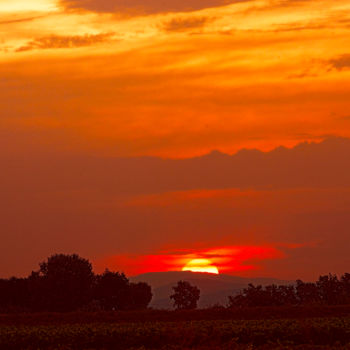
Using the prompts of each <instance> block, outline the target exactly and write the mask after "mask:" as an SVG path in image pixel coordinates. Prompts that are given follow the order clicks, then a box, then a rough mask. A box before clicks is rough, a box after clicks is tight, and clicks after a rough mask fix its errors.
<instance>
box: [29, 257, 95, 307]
mask: <svg viewBox="0 0 350 350" xmlns="http://www.w3.org/2000/svg"><path fill="white" fill-rule="evenodd" d="M39 277H41V278H42V280H41V282H42V283H40V286H41V288H42V291H41V292H42V297H43V303H44V304H46V305H45V307H46V309H48V310H49V311H73V310H76V309H78V308H79V307H81V306H83V305H85V304H87V303H88V302H89V300H90V299H91V289H92V285H93V281H94V274H93V272H92V266H91V264H90V262H89V261H88V260H86V259H83V258H81V257H79V256H78V255H76V254H73V255H64V254H56V255H52V256H50V257H49V258H48V259H47V261H44V262H42V263H40V270H39ZM32 278H37V276H35V275H32Z"/></svg>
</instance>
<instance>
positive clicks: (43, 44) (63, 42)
mask: <svg viewBox="0 0 350 350" xmlns="http://www.w3.org/2000/svg"><path fill="white" fill-rule="evenodd" d="M112 36H113V34H112V33H102V34H85V35H74V36H61V35H50V36H47V37H42V38H38V39H34V40H31V41H29V42H28V43H27V44H26V45H24V46H21V47H19V48H18V49H17V52H23V51H30V50H39V49H63V48H65V49H68V48H70V49H71V48H75V47H83V46H90V45H94V44H98V43H103V42H105V41H107V40H109V39H111V37H112Z"/></svg>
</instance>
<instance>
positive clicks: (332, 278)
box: [316, 273, 344, 305]
mask: <svg viewBox="0 0 350 350" xmlns="http://www.w3.org/2000/svg"><path fill="white" fill-rule="evenodd" d="M316 285H317V288H318V293H319V296H320V299H321V301H322V302H323V303H324V304H327V305H336V304H341V303H342V302H343V299H344V294H343V291H342V284H341V283H340V281H339V280H338V277H337V276H336V275H332V274H331V273H330V274H329V275H326V276H320V277H319V279H318V281H317V282H316Z"/></svg>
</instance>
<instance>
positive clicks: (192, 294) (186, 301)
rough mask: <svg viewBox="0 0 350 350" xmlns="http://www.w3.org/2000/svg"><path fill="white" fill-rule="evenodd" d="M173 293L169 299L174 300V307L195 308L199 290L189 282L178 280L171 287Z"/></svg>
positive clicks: (182, 308)
mask: <svg viewBox="0 0 350 350" xmlns="http://www.w3.org/2000/svg"><path fill="white" fill-rule="evenodd" d="M173 290H174V294H172V295H171V296H170V299H173V300H174V307H175V308H176V309H178V310H191V309H196V308H197V302H198V300H199V297H200V290H199V288H197V287H196V286H192V285H191V284H190V283H189V282H186V281H179V282H178V283H177V285H176V286H175V287H173Z"/></svg>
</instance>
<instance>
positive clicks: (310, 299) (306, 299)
mask: <svg viewBox="0 0 350 350" xmlns="http://www.w3.org/2000/svg"><path fill="white" fill-rule="evenodd" d="M296 296H297V299H298V301H299V303H300V304H318V303H319V302H320V295H319V293H318V288H317V285H316V284H315V283H311V282H303V281H301V280H297V281H296Z"/></svg>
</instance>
